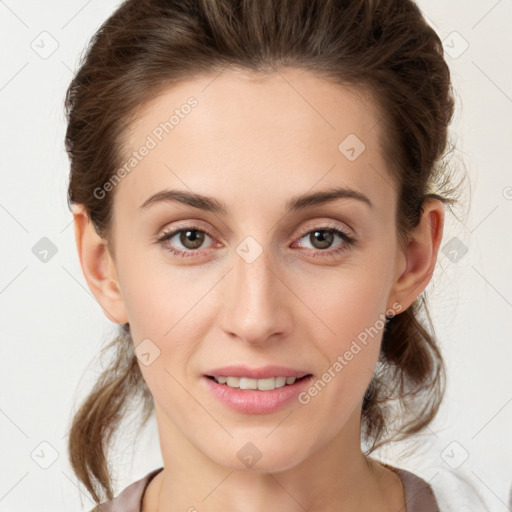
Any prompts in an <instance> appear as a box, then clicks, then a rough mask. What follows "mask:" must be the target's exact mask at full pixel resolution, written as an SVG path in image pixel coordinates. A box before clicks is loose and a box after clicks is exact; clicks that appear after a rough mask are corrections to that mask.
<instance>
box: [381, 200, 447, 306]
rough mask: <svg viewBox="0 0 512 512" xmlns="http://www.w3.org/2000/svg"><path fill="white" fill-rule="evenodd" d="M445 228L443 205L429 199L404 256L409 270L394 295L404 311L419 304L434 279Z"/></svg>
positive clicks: (397, 285)
mask: <svg viewBox="0 0 512 512" xmlns="http://www.w3.org/2000/svg"><path fill="white" fill-rule="evenodd" d="M443 228H444V205H443V203H442V202H441V201H439V200H438V199H435V198H432V197H428V198H426V199H425V201H424V203H423V215H422V217H421V220H420V222H419V224H418V226H417V227H416V228H415V229H414V230H413V231H412V232H411V233H410V234H409V242H408V244H407V247H406V249H405V254H404V256H405V270H404V271H403V272H402V273H401V275H399V277H398V279H397V280H396V282H395V284H394V286H393V290H392V294H391V295H392V296H393V297H394V299H395V300H396V301H397V302H399V303H400V304H401V305H402V309H403V310H404V311H405V310H406V309H407V308H408V307H409V306H410V305H411V304H412V303H413V302H414V301H415V300H416V298H417V297H418V296H419V295H420V294H421V292H422V291H423V290H424V289H425V288H426V287H427V285H428V283H429V282H430V280H431V278H432V274H433V273H434V268H435V265H436V262H437V254H438V251H439V246H440V244H441V240H442V237H443Z"/></svg>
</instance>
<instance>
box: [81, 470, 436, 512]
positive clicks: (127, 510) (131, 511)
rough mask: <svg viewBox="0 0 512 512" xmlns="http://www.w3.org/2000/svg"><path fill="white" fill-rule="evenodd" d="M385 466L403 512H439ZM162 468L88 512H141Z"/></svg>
mask: <svg viewBox="0 0 512 512" xmlns="http://www.w3.org/2000/svg"><path fill="white" fill-rule="evenodd" d="M385 466H386V467H387V468H389V469H391V470H393V471H395V473H397V475H398V476H399V477H400V479H401V480H402V484H403V487H404V493H405V504H406V506H407V510H406V511H404V512H440V510H439V506H438V504H437V501H436V499H435V497H434V493H433V491H432V488H431V487H430V485H429V484H428V483H427V482H425V480H423V479H422V478H420V477H419V476H416V475H415V474H414V473H411V472H410V471H406V470H405V469H401V468H396V467H393V466H389V465H388V464H385ZM163 469H164V468H163V467H161V468H158V469H155V470H153V471H151V472H150V473H148V474H147V475H146V476H144V477H143V478H141V479H140V480H137V481H136V482H133V483H132V484H130V485H129V486H128V487H126V488H125V489H124V490H123V491H121V492H120V493H119V495H118V496H117V497H115V498H114V499H113V500H110V501H106V502H104V503H101V504H100V505H98V506H96V507H95V508H93V509H92V510H91V511H90V512H141V511H142V498H143V496H144V492H145V491H146V488H147V486H148V485H149V482H150V481H151V479H152V478H153V477H154V476H156V475H157V474H158V473H160V471H162V470H163Z"/></svg>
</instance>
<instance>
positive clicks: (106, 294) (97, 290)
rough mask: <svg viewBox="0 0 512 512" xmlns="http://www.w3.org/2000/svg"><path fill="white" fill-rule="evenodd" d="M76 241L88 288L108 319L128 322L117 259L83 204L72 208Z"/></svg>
mask: <svg viewBox="0 0 512 512" xmlns="http://www.w3.org/2000/svg"><path fill="white" fill-rule="evenodd" d="M72 209H73V219H74V227H75V240H76V246H77V249H78V256H79V258H80V265H81V266H82V272H83V274H84V277H85V280H86V281H87V284H88V286H89V289H90V290H91V292H92V293H93V294H94V296H95V297H96V300H97V301H98V303H99V305H100V306H101V308H102V309H103V313H104V314H105V316H106V317H107V318H108V319H109V320H111V321H112V322H115V323H118V324H125V323H128V318H127V315H126V309H125V306H124V302H123V298H122V295H121V290H120V288H119V283H118V280H117V273H116V269H115V265H114V260H113V258H112V256H111V254H110V252H109V250H108V247H107V243H106V241H105V240H104V239H103V238H101V237H100V236H99V235H98V234H97V232H96V229H95V227H94V224H93V223H92V221H91V219H90V217H89V214H88V212H87V210H86V208H85V207H84V206H83V205H73V207H72Z"/></svg>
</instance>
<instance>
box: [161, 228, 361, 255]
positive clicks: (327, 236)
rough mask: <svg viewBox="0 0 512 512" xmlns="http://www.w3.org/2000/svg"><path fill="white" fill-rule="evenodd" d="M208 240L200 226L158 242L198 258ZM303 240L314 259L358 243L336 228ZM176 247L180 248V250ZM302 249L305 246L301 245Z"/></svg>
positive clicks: (321, 230) (173, 232)
mask: <svg viewBox="0 0 512 512" xmlns="http://www.w3.org/2000/svg"><path fill="white" fill-rule="evenodd" d="M336 237H338V238H340V239H341V241H342V243H341V244H339V246H338V247H337V248H335V249H334V250H330V251H327V250H326V249H327V248H329V247H330V246H331V245H332V244H333V241H334V240H335V238H336ZM207 238H210V239H213V238H212V236H211V235H209V234H208V232H207V231H206V230H204V229H201V228H200V227H199V226H188V227H180V228H178V229H173V230H171V231H167V232H164V233H163V234H162V236H161V237H160V238H158V242H159V243H160V244H161V245H162V247H163V248H164V249H165V250H166V251H169V252H170V253H171V254H173V255H175V256H179V257H191V256H192V257H193V256H196V253H198V252H200V251H199V250H198V249H200V248H201V246H202V245H203V244H204V242H205V240H206V239H207ZM303 238H307V239H308V240H309V241H310V243H312V244H313V254H312V256H313V257H318V256H333V255H336V254H339V253H341V252H343V251H346V250H348V249H349V248H350V246H351V245H353V244H354V243H355V241H356V240H355V239H354V238H353V237H352V236H350V235H348V234H347V233H346V232H345V231H343V230H341V229H339V228H337V227H334V226H322V227H318V228H315V229H310V230H309V231H305V232H303V233H302V234H301V237H300V238H299V240H302V239H303ZM173 239H175V240H173ZM178 244H181V247H183V248H184V250H182V249H180V248H179V247H180V245H178ZM294 245H295V244H294ZM175 247H178V249H176V248H175ZM300 247H303V246H302V245H300ZM315 249H316V250H315Z"/></svg>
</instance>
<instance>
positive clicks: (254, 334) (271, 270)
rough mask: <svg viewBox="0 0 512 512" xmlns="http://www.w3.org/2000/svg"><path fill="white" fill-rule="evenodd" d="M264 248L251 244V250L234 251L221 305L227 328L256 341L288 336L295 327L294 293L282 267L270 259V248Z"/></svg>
mask: <svg viewBox="0 0 512 512" xmlns="http://www.w3.org/2000/svg"><path fill="white" fill-rule="evenodd" d="M261 249H262V248H260V246H259V245H256V247H255V246H254V245H252V246H251V245H250V246H249V250H248V251H246V252H244V251H243V248H242V247H241V248H239V251H237V254H234V258H233V261H234V264H233V269H232V270H231V272H229V274H228V275H227V276H226V278H225V280H224V281H225V282H224V286H225V287H226V288H225V294H224V299H225V300H223V302H224V303H223V305H222V308H221V311H222V314H221V322H222V328H223V329H224V331H225V332H227V333H228V335H229V336H231V337H236V338H239V339H240V340H243V341H245V342H246V343H250V344H253V345H258V344H260V345H261V344H265V343H267V342H268V341H271V340H274V341H275V339H276V336H277V337H278V338H282V337H285V336H286V335H287V334H288V333H289V332H290V331H291V327H292V314H291V311H290V308H291V307H292V304H293V302H292V296H293V293H292V292H291V291H290V289H289V288H288V287H287V285H286V282H285V281H286V279H285V278H284V276H282V275H280V274H282V273H283V272H282V271H281V272H280V271H279V269H280V268H281V269H282V267H280V266H279V265H277V264H276V263H275V262H274V261H273V260H272V259H271V257H270V250H266V249H265V250H261ZM251 251H252V252H253V254H252V255H251ZM254 251H256V254H255V253H254ZM260 251H261V252H260ZM258 252H260V253H259V255H257V253H258ZM254 256H256V257H255V259H253V258H254Z"/></svg>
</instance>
